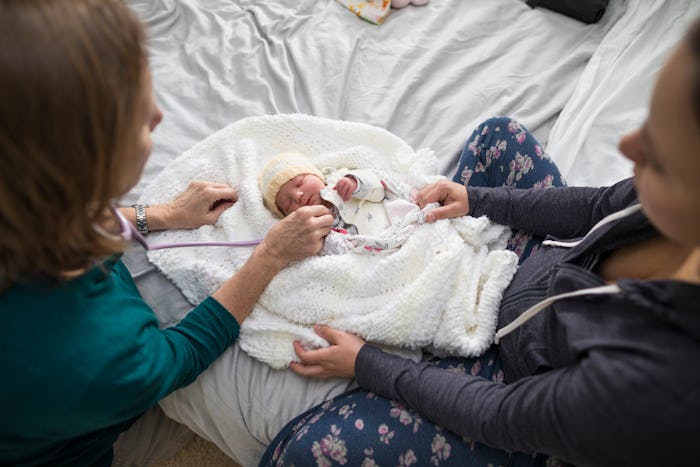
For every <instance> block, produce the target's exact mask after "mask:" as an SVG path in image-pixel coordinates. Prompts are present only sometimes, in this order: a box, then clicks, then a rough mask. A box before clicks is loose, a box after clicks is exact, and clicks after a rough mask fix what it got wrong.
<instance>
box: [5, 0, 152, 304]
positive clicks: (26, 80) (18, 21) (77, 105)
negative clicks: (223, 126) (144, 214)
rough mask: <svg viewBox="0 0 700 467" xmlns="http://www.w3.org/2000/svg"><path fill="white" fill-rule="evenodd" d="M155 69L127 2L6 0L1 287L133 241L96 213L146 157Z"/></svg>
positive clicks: (77, 265) (59, 274)
mask: <svg viewBox="0 0 700 467" xmlns="http://www.w3.org/2000/svg"><path fill="white" fill-rule="evenodd" d="M147 76H148V75H147V63H146V52H145V33H144V30H143V27H142V25H141V23H140V22H139V21H138V19H137V18H136V17H135V16H134V14H133V13H132V12H131V11H130V10H129V9H128V8H127V7H126V6H125V5H124V4H123V3H121V2H119V1H116V0H0V235H1V239H0V291H2V290H3V289H6V288H7V287H8V286H10V285H11V284H13V283H14V282H17V281H20V280H26V279H35V278H39V277H42V278H48V279H50V280H54V281H55V280H60V279H61V278H63V277H65V273H66V272H67V271H71V270H76V269H81V268H85V267H86V266H89V265H90V264H92V263H93V262H94V261H98V260H100V259H102V258H104V257H105V256H106V255H109V254H111V253H114V252H118V251H120V250H121V249H122V248H123V242H121V241H118V240H115V239H110V238H109V237H108V236H105V235H104V234H101V233H99V232H98V231H97V230H96V229H95V228H94V225H96V224H99V223H101V222H103V221H104V216H105V214H106V213H107V208H108V206H109V203H110V201H111V200H113V199H114V198H115V197H118V196H121V195H123V194H124V192H125V191H126V190H128V188H129V186H128V184H129V180H128V177H129V176H130V175H129V174H133V168H132V169H130V166H131V167H133V164H134V163H138V161H137V160H136V158H137V157H138V150H137V148H138V142H139V131H140V130H141V128H142V126H143V122H142V121H141V120H142V118H141V117H140V116H141V115H142V114H143V110H142V109H144V108H145V105H146V104H145V102H146V101H145V99H146V98H147V97H146V93H147V91H146V86H145V83H146V77H147ZM130 170H131V172H130Z"/></svg>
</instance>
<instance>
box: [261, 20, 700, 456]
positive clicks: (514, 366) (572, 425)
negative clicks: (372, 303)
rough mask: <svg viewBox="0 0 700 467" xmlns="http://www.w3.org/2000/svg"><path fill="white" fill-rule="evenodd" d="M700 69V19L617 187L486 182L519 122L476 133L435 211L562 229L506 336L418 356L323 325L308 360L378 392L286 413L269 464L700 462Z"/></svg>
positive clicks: (306, 365)
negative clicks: (502, 141)
mask: <svg viewBox="0 0 700 467" xmlns="http://www.w3.org/2000/svg"><path fill="white" fill-rule="evenodd" d="M698 76H700V25H698V24H697V23H696V25H695V26H694V27H693V28H692V29H691V30H690V31H689V33H688V35H687V36H686V38H685V39H684V40H683V41H682V43H681V44H680V45H679V46H678V48H677V49H676V50H675V52H674V54H673V55H672V57H671V58H670V60H669V61H668V63H667V64H666V66H665V67H664V69H663V71H662V72H661V74H660V76H659V79H658V82H657V84H656V87H655V91H654V94H653V98H652V101H651V107H650V111H649V115H648V119H647V120H646V122H645V123H644V125H643V126H642V128H641V129H640V130H638V131H635V132H633V133H631V134H629V135H627V136H625V137H624V138H623V139H622V141H621V142H620V151H621V152H622V153H623V154H624V155H625V156H626V157H627V158H629V159H630V160H631V161H632V162H633V163H634V178H632V179H628V180H624V181H622V182H620V183H618V184H616V185H614V186H612V187H609V188H601V189H596V188H575V187H554V188H550V189H546V190H537V189H517V188H512V187H492V188H488V187H477V186H473V185H474V183H475V180H476V183H480V184H490V185H492V186H496V185H498V184H500V182H501V180H499V174H500V173H501V172H500V171H499V169H500V167H501V165H500V164H499V165H497V164H496V162H495V160H494V159H495V158H492V157H491V156H492V155H493V152H492V153H491V155H488V154H487V152H488V151H480V149H482V146H481V144H482V141H481V139H482V138H483V137H486V136H487V135H490V134H493V132H494V131H501V132H503V134H505V133H507V132H508V131H509V130H510V129H511V126H512V125H514V128H516V133H518V132H519V131H520V130H518V129H517V128H518V127H517V124H515V123H513V122H510V121H507V120H504V119H500V120H493V121H491V122H488V123H487V124H485V125H484V126H482V127H481V128H480V129H479V130H478V131H477V132H475V134H474V136H473V137H472V139H470V143H469V144H468V145H467V148H465V153H464V155H463V159H462V166H461V167H460V169H459V170H458V172H457V174H458V175H457V177H456V178H457V180H459V181H462V182H464V181H467V179H469V180H468V181H469V182H470V183H469V185H468V186H467V189H466V190H465V188H464V186H462V185H460V184H459V183H455V182H440V183H437V184H436V185H433V186H430V187H427V188H426V189H424V190H423V191H422V192H421V194H420V197H419V199H420V202H421V204H426V203H428V202H431V201H440V202H441V203H442V204H443V206H442V208H440V209H439V210H436V211H433V213H434V214H435V218H436V219H438V218H445V217H454V216H463V215H467V214H469V215H474V216H480V215H488V216H489V217H490V218H491V219H492V220H494V221H496V222H499V223H502V224H507V225H509V226H512V227H513V228H514V229H517V230H520V231H524V232H526V233H528V234H533V235H535V236H546V235H551V236H553V237H552V238H551V239H550V241H546V242H544V243H542V244H541V245H539V247H538V248H536V251H534V250H535V248H530V250H531V251H532V253H531V255H530V256H529V258H527V259H525V260H524V261H523V262H522V266H521V268H520V269H519V271H518V273H517V274H516V277H515V278H514V280H513V282H512V284H511V286H510V288H509V289H508V290H507V291H506V293H505V296H504V299H503V302H502V306H501V311H500V317H499V325H500V326H501V327H503V326H507V327H506V328H505V329H504V330H503V331H502V332H501V334H500V335H502V336H503V337H502V340H501V342H500V345H498V346H494V347H493V348H492V349H491V351H490V352H489V353H488V354H487V355H486V356H485V357H482V358H480V359H475V360H454V359H452V360H442V361H437V362H423V363H413V362H411V361H408V360H404V359H401V358H399V357H396V356H392V355H389V354H386V353H384V352H382V351H381V350H379V349H377V348H376V347H373V346H371V345H369V344H365V343H364V342H363V341H362V340H361V339H360V338H358V337H356V336H353V335H351V334H347V333H344V332H341V331H338V330H334V329H330V328H327V327H319V328H318V331H317V332H318V333H319V334H320V335H321V336H322V337H324V338H325V339H327V340H328V341H329V342H331V343H332V344H333V345H332V346H331V347H329V348H326V349H321V350H312V351H305V350H304V349H303V348H302V347H301V346H298V347H297V353H298V354H299V357H300V359H301V361H302V363H299V364H294V365H293V367H292V368H293V369H294V370H295V371H296V372H297V373H299V374H301V375H306V376H317V377H328V376H346V377H353V376H354V377H355V378H356V379H357V382H358V383H359V385H360V386H361V387H362V388H364V389H363V390H359V391H355V392H352V393H349V394H345V395H342V396H340V397H337V398H336V399H334V400H332V401H330V402H328V403H326V404H324V405H323V406H320V407H316V408H314V409H311V410H310V411H309V412H307V413H306V414H304V415H302V416H301V417H299V418H298V419H297V420H295V421H293V422H292V423H290V424H289V425H287V427H286V428H285V429H284V430H283V431H282V432H281V433H280V434H279V436H278V437H277V438H276V440H275V441H274V443H273V444H272V445H271V447H270V449H269V450H268V452H267V455H266V458H265V459H264V463H265V464H267V463H269V464H270V465H293V464H296V465H301V464H303V463H304V462H303V460H304V459H307V458H308V457H309V456H314V457H316V458H317V459H320V460H322V461H323V462H324V463H325V464H326V465H331V464H332V463H333V461H335V462H337V463H339V464H343V463H346V464H348V465H359V464H360V463H364V464H363V465H375V464H374V462H376V463H377V464H379V465H384V464H388V465H389V464H390V465H395V464H401V465H408V464H411V463H417V464H418V465H426V464H429V463H433V464H435V465H438V464H439V465H446V464H452V465H462V466H464V465H489V464H505V463H508V465H513V464H518V465H536V464H544V463H545V462H547V461H548V459H547V456H555V457H556V458H557V459H559V460H562V461H565V462H567V463H572V464H576V465H591V466H605V465H610V466H617V465H637V466H642V465H649V466H659V465H688V466H690V465H697V463H698V459H697V449H696V446H695V445H696V443H697V439H698V436H699V435H700V391H698V387H700V366H698V356H700V311H699V309H698V303H700V184H699V183H698V175H699V174H700V81H699V79H698ZM506 129H508V130H506ZM509 144H510V143H509ZM536 153H537V151H534V153H533V154H536ZM511 156H513V157H514V158H513V159H512V161H513V164H514V166H515V167H517V166H518V163H519V162H518V159H517V157H515V156H514V155H511ZM500 159H503V154H501V155H500V158H499V160H500ZM535 159H536V158H535ZM540 163H541V162H537V163H536V165H537V164H540ZM512 168H513V166H511V169H512ZM549 170H551V171H552V175H556V173H555V171H553V170H552V169H551V168H550V169H549ZM505 173H508V170H505ZM470 177H471V179H470ZM477 177H478V179H477ZM517 178H518V177H517V176H516V177H514V179H515V180H517ZM514 179H511V180H505V182H507V184H511V185H512V183H511V182H513V180H514ZM479 180H480V181H479ZM521 181H522V179H521ZM520 186H522V185H520ZM564 240H566V241H564ZM530 247H532V245H530ZM573 292H577V293H573ZM528 310H529V311H528ZM530 314H533V316H532V317H531V316H530ZM509 324H510V325H509ZM448 367H449V368H450V369H452V370H453V371H446V370H445V369H444V368H448ZM501 368H502V371H501ZM459 369H461V373H464V372H465V369H466V373H467V374H459V372H458V371H454V370H459ZM470 372H471V374H469V373H470ZM369 391H371V392H369ZM375 394H378V395H380V396H382V397H381V398H380V397H377V396H376V395H375ZM384 398H386V399H384ZM392 401H399V402H392ZM405 406H408V407H410V408H411V409H413V410H409V409H407V408H406V407H405ZM424 418H425V419H427V420H430V421H431V422H434V423H436V424H438V425H439V426H438V425H431V424H429V423H428V422H427V421H426V420H425V419H424ZM441 427H444V428H446V429H447V430H450V431H447V430H442V428H441ZM455 434H457V435H459V436H456V435H455ZM460 437H464V438H460ZM516 453H527V454H528V455H523V454H516ZM534 453H542V454H540V455H529V454H534Z"/></svg>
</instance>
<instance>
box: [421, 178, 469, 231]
mask: <svg viewBox="0 0 700 467" xmlns="http://www.w3.org/2000/svg"><path fill="white" fill-rule="evenodd" d="M416 202H417V203H418V206H420V208H421V209H423V208H424V207H425V206H426V205H427V204H430V203H435V202H438V203H440V204H441V206H440V207H439V208H435V209H433V210H432V211H429V212H428V213H427V214H426V215H425V219H426V220H427V221H428V222H435V221H436V220H438V219H449V218H451V217H461V216H466V215H467V214H469V197H468V196H467V189H466V187H465V186H464V185H460V184H459V183H456V182H450V181H448V180H440V181H438V182H436V183H433V184H432V185H428V186H426V187H423V189H422V190H420V191H419V192H418V196H417V197H416Z"/></svg>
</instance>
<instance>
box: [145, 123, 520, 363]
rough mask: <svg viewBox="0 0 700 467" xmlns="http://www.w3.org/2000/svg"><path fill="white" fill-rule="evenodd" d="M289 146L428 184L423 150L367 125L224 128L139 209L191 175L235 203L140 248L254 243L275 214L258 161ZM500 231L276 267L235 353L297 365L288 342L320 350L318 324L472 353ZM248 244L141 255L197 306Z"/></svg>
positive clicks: (460, 226)
mask: <svg viewBox="0 0 700 467" xmlns="http://www.w3.org/2000/svg"><path fill="white" fill-rule="evenodd" d="M283 151H299V152H302V153H303V154H305V155H307V156H308V157H309V158H311V160H313V161H314V163H315V164H316V165H317V166H318V167H319V168H324V167H347V168H350V169H352V168H373V169H376V170H381V171H384V172H386V173H389V174H392V175H394V176H396V177H399V178H401V179H402V180H403V181H404V182H405V183H408V184H409V185H412V186H414V187H416V188H420V187H423V186H425V185H426V184H428V183H431V182H434V181H436V180H438V179H440V178H443V177H442V176H440V175H438V173H437V161H436V159H435V156H434V154H433V153H432V151H430V150H428V149H421V150H418V151H414V150H413V149H412V148H411V147H410V146H409V145H408V144H406V143H405V142H404V141H403V140H402V139H400V138H398V137H397V136H395V135H393V134H391V133H390V132H388V131H386V130H384V129H381V128H377V127H374V126H371V125H368V124H363V123H354V122H346V121H337V120H329V119H324V118H319V117H312V116H308V115H301V114H289V115H274V116H262V117H250V118H246V119H243V120H240V121H238V122H234V123H232V124H230V125H229V126H227V127H225V128H223V129H222V130H220V131H218V132H216V133H214V134H213V135H211V136H209V137H208V138H206V139H205V140H203V141H201V142H200V143H198V144H196V145H195V146H193V147H192V148H191V149H189V150H188V151H186V152H185V153H183V154H182V155H180V156H179V157H178V158H176V159H175V160H174V161H173V162H172V163H171V164H169V165H168V166H167V167H165V169H164V170H163V171H162V172H161V173H160V174H159V175H158V176H157V177H156V178H155V179H154V180H153V181H152V182H151V183H150V184H149V185H148V186H147V187H146V188H145V189H144V192H143V194H142V196H141V197H140V199H139V203H141V204H151V205H152V204H158V203H164V202H167V201H170V200H172V199H174V198H175V197H176V196H177V195H178V194H179V193H180V192H182V191H183V190H184V189H185V188H186V187H187V186H188V185H189V183H190V182H191V181H193V180H210V181H215V182H221V183H227V184H230V185H231V186H234V187H236V188H237V189H238V195H239V199H238V201H237V202H236V203H235V204H234V205H233V206H232V207H231V208H229V209H228V210H226V211H225V212H224V213H223V214H222V215H221V217H220V218H219V220H218V222H217V223H216V224H215V225H211V226H202V227H200V228H198V229H193V230H172V231H162V232H152V233H150V234H149V239H148V240H149V242H152V243H161V242H197V241H235V240H250V239H257V238H262V237H264V235H265V233H266V232H267V231H268V230H269V229H270V228H271V227H272V226H273V225H274V224H275V223H276V222H279V219H278V218H276V217H274V216H273V215H272V213H271V212H270V211H268V210H267V209H266V208H265V207H264V205H263V202H262V195H261V193H260V190H259V188H258V185H257V177H258V174H259V173H260V171H261V169H262V167H263V165H264V164H265V162H266V161H267V160H268V159H270V158H272V157H273V156H275V155H276V154H278V153H280V152H283ZM509 235H510V229H508V228H507V227H505V226H501V225H497V224H494V223H492V222H490V221H489V220H488V219H487V218H486V217H480V218H473V217H463V218H458V219H449V220H447V219H446V220H440V221H437V222H435V223H422V224H420V226H418V227H417V228H414V229H412V231H411V234H410V236H409V237H408V238H407V239H406V240H405V243H404V244H403V245H402V246H401V247H400V248H398V249H395V250H390V251H380V252H370V251H360V252H350V253H347V254H343V255H333V256H314V257H310V258H307V259H305V260H303V261H299V262H296V263H294V264H292V265H290V266H288V267H287V268H285V269H284V270H282V271H281V272H280V273H279V274H278V275H277V276H276V277H275V278H274V279H273V280H272V282H271V283H270V284H269V285H268V286H267V288H266V289H265V291H264V293H263V294H262V296H261V297H260V299H259V300H258V302H257V304H256V305H255V307H254V309H253V311H252V313H251V314H250V316H249V317H248V318H247V319H246V320H245V321H244V322H243V324H242V326H241V332H240V338H239V342H240V346H241V348H242V349H243V350H245V351H246V352H248V353H249V354H250V355H251V356H253V357H255V358H257V359H259V360H261V361H263V362H266V363H268V364H269V365H271V366H272V367H274V368H283V367H285V366H287V365H288V364H289V363H290V362H291V361H294V360H298V358H297V357H296V354H295V352H294V348H293V342H294V341H295V340H299V341H301V342H302V343H303V344H304V345H305V346H307V347H325V346H328V343H327V342H326V341H325V340H324V339H322V338H320V337H319V336H318V335H316V334H315V333H314V332H313V325H314V324H317V323H320V324H327V325H330V326H333V327H335V328H339V329H343V330H347V331H350V332H353V333H356V334H358V335H360V336H362V337H363V338H364V339H366V340H367V341H368V342H374V343H377V344H379V345H384V346H388V347H398V348H404V349H412V350H416V349H421V348H430V349H431V350H432V351H433V352H437V353H441V354H452V355H462V356H475V355H479V354H481V353H482V352H484V351H485V350H486V349H487V348H488V346H489V345H490V344H491V342H492V339H493V335H494V332H495V327H496V323H497V314H498V308H499V305H500V301H501V298H502V295H503V291H504V290H505V288H506V287H507V285H508V284H509V283H510V280H511V278H512V276H513V274H514V273H515V270H516V267H517V257H516V255H515V254H514V253H512V252H510V251H508V250H505V245H506V242H507V239H508V237H509ZM253 248H254V247H193V248H176V249H169V250H155V251H149V252H148V258H149V260H150V261H151V262H152V263H153V264H155V265H156V266H157V267H158V268H159V269H160V270H161V271H162V272H163V273H164V274H165V275H166V276H167V277H168V278H169V279H170V280H171V281H172V282H173V283H174V284H175V285H176V286H177V287H178V288H179V289H180V290H181V291H182V293H183V294H184V296H185V297H186V298H187V299H188V300H189V301H190V302H191V303H192V304H197V303H199V302H201V301H202V300H203V299H204V298H206V297H207V296H208V295H210V294H211V293H212V292H214V291H215V290H216V289H217V288H218V287H219V286H220V285H221V284H222V283H223V282H225V281H226V280H227V279H228V278H230V277H231V276H232V275H233V274H234V273H235V272H236V271H237V270H238V269H239V268H240V267H241V266H242V265H243V264H244V263H245V261H246V260H247V259H248V257H249V256H250V255H251V253H252V251H253Z"/></svg>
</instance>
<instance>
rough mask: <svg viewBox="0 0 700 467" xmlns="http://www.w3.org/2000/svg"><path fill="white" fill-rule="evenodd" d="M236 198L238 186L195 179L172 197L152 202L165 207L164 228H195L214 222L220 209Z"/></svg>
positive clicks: (163, 208) (163, 212)
mask: <svg viewBox="0 0 700 467" xmlns="http://www.w3.org/2000/svg"><path fill="white" fill-rule="evenodd" d="M237 200H238V194H237V193H236V189H235V188H232V187H230V186H228V185H226V184H223V183H215V182H205V181H201V180H196V181H193V182H192V183H190V185H189V186H188V187H187V189H186V190H185V191H183V192H182V193H180V194H179V195H178V196H177V198H175V199H174V200H173V201H171V202H169V203H166V204H162V205H158V206H153V209H154V210H156V209H159V208H160V209H161V210H162V214H161V215H162V218H163V221H164V224H165V225H163V226H162V228H164V229H195V228H197V227H200V226H202V225H208V224H213V223H215V222H216V221H217V220H218V219H219V216H220V215H221V213H222V212H224V211H225V210H226V209H228V208H230V207H231V206H233V204H234V203H235V202H236V201H237ZM154 230H156V229H154Z"/></svg>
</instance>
